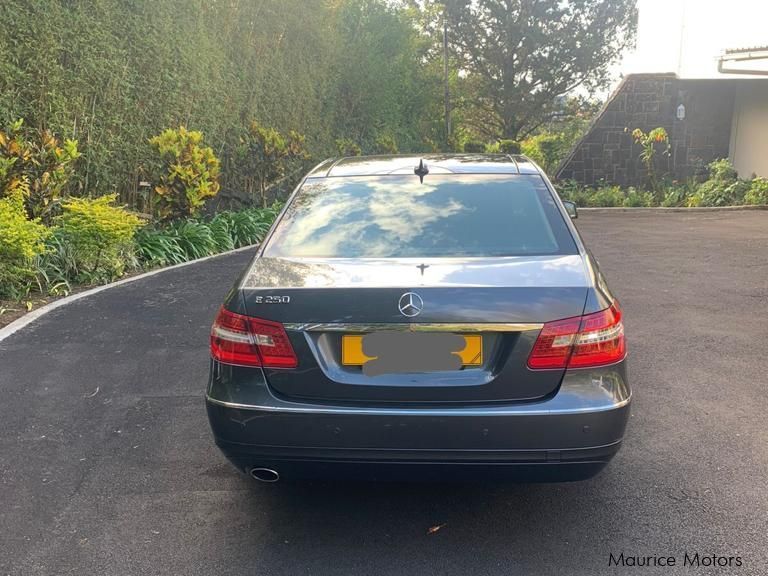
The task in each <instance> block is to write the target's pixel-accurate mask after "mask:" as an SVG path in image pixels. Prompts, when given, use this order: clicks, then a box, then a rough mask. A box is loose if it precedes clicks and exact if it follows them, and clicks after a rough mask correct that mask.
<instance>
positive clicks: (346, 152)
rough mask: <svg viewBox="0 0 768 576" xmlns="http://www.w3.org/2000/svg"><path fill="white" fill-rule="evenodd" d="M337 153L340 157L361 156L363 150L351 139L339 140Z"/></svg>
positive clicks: (337, 141)
mask: <svg viewBox="0 0 768 576" xmlns="http://www.w3.org/2000/svg"><path fill="white" fill-rule="evenodd" d="M336 152H337V153H338V155H339V156H360V155H361V154H362V153H363V150H362V149H361V148H360V146H359V145H358V144H357V142H355V141H354V140H352V139H350V138H338V139H337V140H336Z"/></svg>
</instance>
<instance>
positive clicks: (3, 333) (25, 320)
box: [0, 244, 258, 342]
mask: <svg viewBox="0 0 768 576" xmlns="http://www.w3.org/2000/svg"><path fill="white" fill-rule="evenodd" d="M257 246H258V244H250V245H248V246H241V247H240V248H235V249H234V250H227V251H225V252H219V253H218V254H211V255H210V256H203V257H202V258H197V259H195V260H188V261H187V262H182V263H180V264H174V265H172V266H165V267H163V268H155V269H154V270H149V271H148V272H143V273H142V274H137V275H136V276H129V277H128V278H123V279H122V280H116V281H115V282H110V283H109V284H103V285H101V286H96V287H94V288H89V289H88V290H83V291H82V292H78V293H77V294H72V295H71V296H65V297H64V298H59V299H57V300H54V301H53V302H49V303H48V304H45V305H43V306H40V308H36V309H34V310H32V311H30V312H27V313H26V314H24V316H22V317H21V318H17V319H16V320H14V321H13V322H11V323H10V324H8V325H7V326H4V327H3V328H0V342H2V341H3V340H5V339H6V338H8V337H9V336H11V335H13V334H15V333H16V332H18V331H19V330H21V329H22V328H24V327H26V326H28V325H29V324H32V322H34V321H35V320H37V319H38V318H40V317H41V316H44V315H45V314H47V313H48V312H50V311H52V310H55V309H56V308H60V307H62V306H66V305H67V304H71V303H72V302H75V301H76V300H80V299H81V298H85V297H86V296H91V295H93V294H98V293H99V292H103V291H104V290H109V289H110V288H115V287H116V286H122V285H123V284H128V283H130V282H135V281H136V280H142V279H143V278H148V277H150V276H154V275H156V274H160V273H161V272H165V271H167V270H175V269H177V268H183V267H184V266H190V265H192V264H198V263H199V262H204V261H206V260H211V259H213V258H218V257H219V256H226V255H227V254H236V253H237V252H245V251H246V250H252V249H255V248H256V247H257Z"/></svg>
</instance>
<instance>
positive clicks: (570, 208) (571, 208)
mask: <svg viewBox="0 0 768 576" xmlns="http://www.w3.org/2000/svg"><path fill="white" fill-rule="evenodd" d="M563 206H565V211H566V212H568V216H570V217H571V220H573V219H575V218H578V217H579V211H578V210H577V209H576V202H571V201H570V200H563Z"/></svg>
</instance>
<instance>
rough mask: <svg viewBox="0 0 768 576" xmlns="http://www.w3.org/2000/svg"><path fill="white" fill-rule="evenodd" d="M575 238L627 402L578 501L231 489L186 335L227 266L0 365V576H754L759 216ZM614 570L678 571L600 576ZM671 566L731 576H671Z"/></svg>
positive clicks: (764, 461) (237, 259) (367, 488)
mask: <svg viewBox="0 0 768 576" xmlns="http://www.w3.org/2000/svg"><path fill="white" fill-rule="evenodd" d="M577 222H578V224H579V227H580V229H581V230H582V232H583V234H584V235H585V237H586V239H587V241H588V242H589V243H590V245H591V246H592V248H593V250H594V252H595V254H596V256H597V257H598V259H599V260H600V263H601V265H602V267H603V269H604V272H605V273H606V275H607V276H608V279H609V281H610V282H611V286H612V288H613V289H614V291H615V292H616V293H617V294H618V295H619V297H620V299H621V302H622V305H623V308H624V311H625V315H626V324H627V330H628V336H629V345H630V350H631V357H630V370H631V378H632V384H633V387H634V405H633V415H632V418H631V421H630V426H629V430H628V437H627V439H626V442H625V445H624V448H623V450H622V451H621V452H620V454H619V455H618V456H617V458H616V459H615V460H614V462H613V463H612V464H611V465H610V466H609V467H608V468H607V469H606V471H605V472H603V473H602V474H601V475H599V476H598V477H597V478H595V479H593V480H590V481H587V482H583V483H577V484H567V485H517V486H516V485H506V486H504V485H501V486H500V485H491V486H488V485H440V486H434V485H406V484H383V485H359V484H358V485H355V484H352V485H349V484H335V485H334V484H325V483H313V484H304V485H289V484H282V485H280V484H278V485H276V486H273V485H259V484H255V483H254V482H252V481H250V480H249V479H246V478H244V477H241V476H239V475H238V474H237V473H236V472H235V471H234V469H232V468H231V467H230V466H229V465H228V464H227V463H226V462H225V461H224V459H223V457H222V456H221V455H220V454H219V453H218V452H217V450H216V449H215V447H214V446H213V443H212V441H211V438H210V433H209V430H208V425H207V421H206V417H205V411H204V406H203V401H202V394H203V390H204V386H205V380H206V370H207V362H208V360H207V335H208V328H209V325H210V322H211V320H212V318H213V315H214V313H215V311H216V309H217V307H218V306H219V303H220V301H221V300H222V298H223V296H224V294H225V293H226V292H227V290H228V289H229V286H230V283H231V281H232V280H233V278H234V277H235V275H236V273H237V272H238V271H239V270H240V269H241V268H242V267H243V265H244V264H245V263H246V262H247V260H248V259H249V257H250V253H239V254H234V255H231V256H224V257H221V258H217V259H213V260H209V261H206V262H204V263H201V264H196V265H192V266H188V267H186V268H181V269H178V270H172V271H168V272H165V273H162V274H159V275H156V276H153V277H151V278H146V279H143V280H139V281H136V282H133V283H130V284H126V285H123V286H120V287H117V288H114V289H110V290H107V291H105V292H101V293H99V294H96V295H93V296H91V297H88V298H85V299H83V300H80V301H77V302H75V303H73V304H71V305H69V306H65V307H63V308H60V309H58V310H55V311H53V312H51V313H50V314H48V315H45V316H43V317H42V318H41V319H39V320H38V321H36V322H35V323H34V324H32V325H30V326H28V327H26V328H24V329H23V330H21V331H20V332H18V333H16V334H14V335H13V336H11V337H10V338H8V339H6V340H4V341H3V342H0V390H1V391H2V397H1V398H0V574H14V575H16V574H24V575H27V574H30V575H38V574H40V575H43V574H45V575H48V574H57V575H63V574H77V575H79V576H80V575H86V574H99V575H104V576H106V575H111V574H137V575H138V574H184V575H189V576H192V575H206V576H209V575H214V574H215V575H217V576H224V575H228V574H291V575H293V574H330V573H333V574H355V575H358V574H393V575H394V574H396V575H402V574H419V575H429V574H467V573H472V574H474V575H476V576H479V575H482V574H508V575H512V574H534V575H537V576H542V575H549V574H553V575H554V574H583V575H590V576H594V575H601V574H617V573H627V572H628V573H642V574H678V573H679V574H709V573H723V574H726V573H727V574H755V575H757V574H767V573H768V544H767V543H766V534H768V481H767V479H768V425H766V421H767V418H766V414H768V377H767V376H766V374H768V344H767V343H768V212H716V213H707V214H701V213H695V214H694V213H671V214H663V215H656V214H647V213H618V214H603V213H592V214H586V213H582V215H581V217H580V218H579V220H578V221H577ZM433 526H441V528H440V529H439V530H437V531H435V532H433V533H431V534H428V531H429V528H430V527H433ZM622 552H623V553H624V554H625V555H629V554H635V555H643V556H646V555H657V556H658V555H664V556H669V555H674V556H676V557H677V558H678V565H677V566H676V567H675V568H672V569H669V568H658V569H654V568H650V569H649V568H645V569H643V568H635V569H634V570H633V569H620V568H615V567H609V566H608V560H609V554H611V553H613V554H614V555H616V556H618V554H620V553H622ZM686 552H687V553H689V554H695V553H699V554H700V555H701V556H704V555H706V556H711V555H712V554H718V555H721V556H740V557H741V558H742V566H741V567H740V568H731V569H729V570H724V569H721V570H718V569H713V568H690V567H683V566H682V562H683V555H684V554H685V553H686Z"/></svg>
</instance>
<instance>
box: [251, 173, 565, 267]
mask: <svg viewBox="0 0 768 576" xmlns="http://www.w3.org/2000/svg"><path fill="white" fill-rule="evenodd" d="M537 178H538V177H537ZM537 178H530V177H524V176H509V175H504V176H488V175H482V176H477V175H460V176H457V175H448V176H442V175H429V176H427V177H426V178H425V179H424V183H420V182H419V180H418V178H417V177H415V176H413V175H408V176H405V175H404V176H380V177H360V178H326V179H322V180H319V181H309V182H307V183H306V184H305V185H304V187H303V188H302V190H301V191H300V192H299V195H298V196H297V198H296V199H295V200H294V202H293V203H292V204H291V206H290V207H289V209H288V211H287V212H286V215H285V217H284V218H283V220H282V221H281V223H280V224H279V226H278V228H277V230H276V231H275V234H274V236H273V237H272V239H271V241H270V243H269V246H268V247H267V249H266V252H265V255H266V256H273V257H281V256H283V257H284V256H292V257H321V258H392V257H399V258H404V257H448V256H500V255H508V256H514V255H529V254H557V253H559V252H560V248H561V247H560V246H559V245H558V242H557V240H556V237H555V234H553V231H552V224H553V223H554V224H555V225H557V224H558V222H556V221H555V222H552V218H551V217H550V218H548V215H547V214H546V213H545V206H543V204H546V203H547V200H549V201H550V202H551V198H546V197H545V196H543V195H548V192H547V191H546V189H545V188H544V189H543V191H542V188H543V186H542V185H541V180H540V178H538V181H537ZM548 208H549V209H550V210H551V208H552V207H551V206H548ZM558 218H559V216H558ZM559 224H560V225H563V224H562V222H559Z"/></svg>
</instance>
